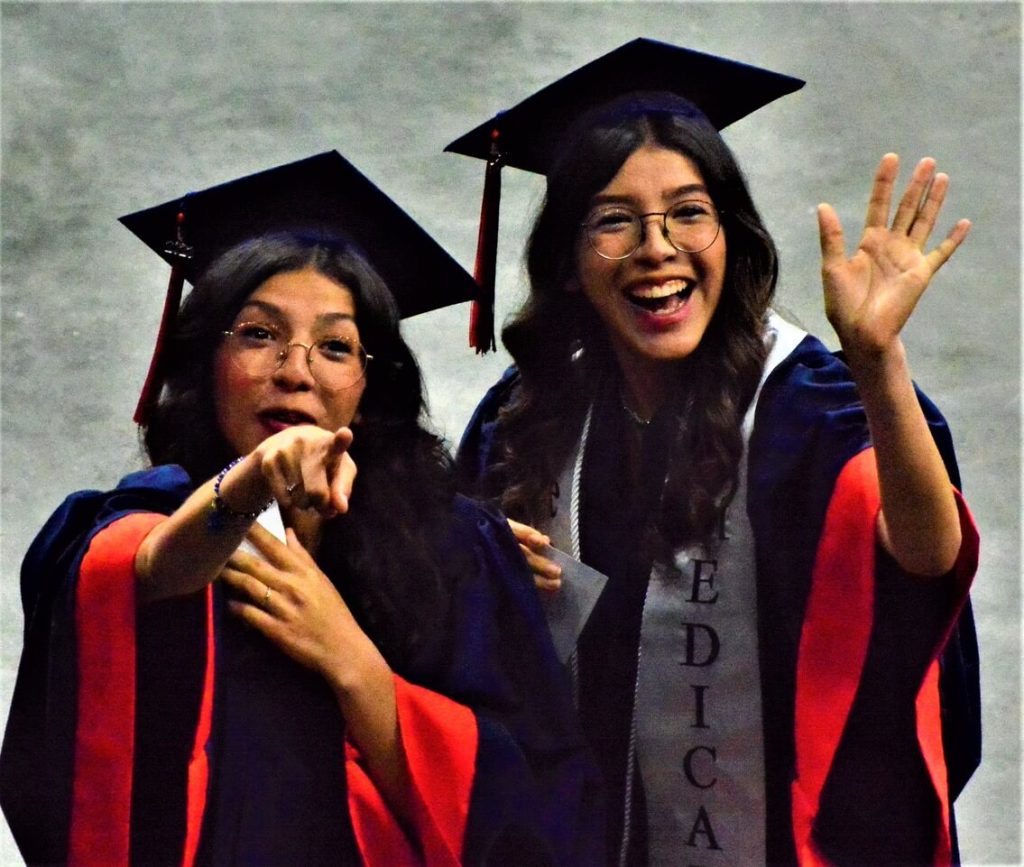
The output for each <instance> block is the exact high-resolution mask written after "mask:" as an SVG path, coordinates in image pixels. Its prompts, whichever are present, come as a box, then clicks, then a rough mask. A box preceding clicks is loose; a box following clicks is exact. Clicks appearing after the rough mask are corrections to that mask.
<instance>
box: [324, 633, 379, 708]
mask: <svg viewBox="0 0 1024 867" xmlns="http://www.w3.org/2000/svg"><path fill="white" fill-rule="evenodd" d="M323 675H324V677H325V678H326V679H327V682H328V683H330V685H331V688H332V689H333V690H334V693H335V695H336V696H337V698H338V702H339V703H340V705H341V707H342V709H343V710H344V708H345V707H346V706H349V705H351V704H358V703H360V702H361V701H363V700H372V697H373V696H375V695H378V694H379V692H380V690H381V689H382V688H384V689H390V684H391V678H392V671H391V667H390V666H389V665H388V663H387V660H385V659H384V657H383V656H382V655H381V652H380V651H379V650H378V649H377V646H376V645H375V644H374V643H373V642H372V641H370V639H369V638H366V641H365V645H364V646H363V647H361V648H360V649H359V650H357V651H356V652H355V653H353V652H351V650H349V651H348V652H346V653H344V654H342V653H339V654H336V655H335V656H334V657H333V661H332V663H330V664H328V665H326V666H325V670H324V671H323Z"/></svg>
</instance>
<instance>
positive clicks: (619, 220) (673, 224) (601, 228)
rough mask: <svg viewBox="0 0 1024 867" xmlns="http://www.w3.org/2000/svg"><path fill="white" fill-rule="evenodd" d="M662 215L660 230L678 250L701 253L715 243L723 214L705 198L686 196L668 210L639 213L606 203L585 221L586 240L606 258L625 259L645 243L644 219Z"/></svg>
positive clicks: (598, 253)
mask: <svg viewBox="0 0 1024 867" xmlns="http://www.w3.org/2000/svg"><path fill="white" fill-rule="evenodd" d="M650 217H661V233H662V236H663V237H664V238H665V240H667V241H668V242H669V243H670V244H671V245H672V246H673V247H675V249H677V250H679V251H680V252H683V253H700V252H701V251H703V250H706V249H707V248H708V247H710V246H711V245H712V244H714V243H715V239H716V238H718V233H719V231H721V227H722V224H721V216H720V212H719V211H718V209H717V208H715V206H714V205H713V204H712V203H711V202H709V201H707V200H706V199H685V200H683V201H681V202H676V204H674V205H673V206H672V207H671V208H669V209H668V210H667V211H652V212H651V213H649V214H638V213H636V211H633V210H631V209H629V208H627V207H624V206H623V205H606V206H603V207H599V208H596V209H594V210H593V211H591V213H590V214H589V215H588V216H587V219H586V220H584V221H583V223H582V226H583V231H584V233H585V234H586V236H587V241H588V242H589V244H590V246H591V247H592V248H593V249H594V251H595V252H596V253H597V255H598V256H601V257H602V258H604V259H625V258H627V257H629V256H632V255H633V254H634V253H635V252H636V251H637V250H638V249H640V245H641V244H642V243H643V239H644V221H645V220H647V219H649V218H650Z"/></svg>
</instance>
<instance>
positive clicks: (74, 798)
mask: <svg viewBox="0 0 1024 867" xmlns="http://www.w3.org/2000/svg"><path fill="white" fill-rule="evenodd" d="M189 490H190V482H189V480H188V478H187V476H185V474H184V473H183V472H182V471H181V470H180V469H178V468H171V467H164V468H158V469H155V470H150V471H147V472H144V473H137V474H133V475H132V476H129V477H127V478H126V479H125V480H124V481H123V482H122V483H121V485H119V487H118V488H117V489H115V490H114V491H112V492H107V493H101V492H96V491H84V492H79V493H76V494H73V495H72V496H70V497H69V498H68V499H67V500H66V501H65V502H64V504H62V506H61V507H60V508H59V509H58V510H57V512H56V513H55V514H54V515H53V516H52V517H51V518H50V520H49V521H48V522H47V524H46V525H45V526H44V527H43V529H42V531H41V532H40V534H39V535H38V536H37V538H36V540H35V541H34V542H33V544H32V546H31V547H30V549H29V551H28V553H27V555H26V557H25V561H24V564H23V568H22V602H23V608H24V616H25V635H24V649H23V653H22V658H21V662H20V664H19V669H18V678H17V682H16V684H15V691H14V697H13V701H12V705H11V710H10V714H9V716H8V722H7V729H6V731H5V735H4V744H3V749H2V751H0V802H2V806H3V810H4V814H5V816H6V818H7V820H8V823H9V825H10V827H11V831H12V833H13V835H14V838H15V841H16V842H17V844H18V847H19V849H20V850H21V853H22V855H23V857H24V858H25V860H26V862H28V863H39V862H45V863H70V864H100V863H127V862H128V860H129V854H130V848H131V830H130V814H131V809H132V796H133V791H132V788H133V785H132V783H133V770H132V762H133V755H134V745H135V743H134V742H135V734H136V732H135V712H136V704H135V683H136V675H137V672H136V637H137V630H136V614H137V612H136V605H135V601H136V600H135V575H134V554H135V551H136V550H137V547H138V544H139V543H140V542H141V540H142V538H144V536H145V535H146V534H147V533H148V532H149V531H150V530H151V529H152V528H153V526H155V525H156V524H157V523H158V522H159V521H161V520H163V518H164V514H166V513H169V512H171V511H173V509H174V508H176V506H177V505H178V504H179V503H180V502H181V501H182V500H183V499H184V497H185V496H187V494H188V492H189Z"/></svg>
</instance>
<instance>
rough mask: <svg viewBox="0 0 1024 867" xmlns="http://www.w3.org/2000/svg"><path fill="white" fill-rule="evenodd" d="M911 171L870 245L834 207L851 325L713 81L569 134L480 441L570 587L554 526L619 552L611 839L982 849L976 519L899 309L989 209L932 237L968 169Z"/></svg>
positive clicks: (888, 851) (587, 639)
mask: <svg viewBox="0 0 1024 867" xmlns="http://www.w3.org/2000/svg"><path fill="white" fill-rule="evenodd" d="M595 65H596V64H595ZM566 80H567V81H568V78H567V79H566ZM699 80H702V79H698V81H699ZM552 90H553V88H552ZM584 102H585V100H584ZM591 104H592V103H591ZM499 122H500V119H499ZM509 125H511V121H510V122H509ZM897 174H898V161H897V158H896V156H895V155H893V154H889V155H887V156H885V157H884V158H883V159H882V161H881V163H880V164H879V166H878V169H877V174H876V176H875V179H874V185H873V188H872V192H871V199H870V205H869V207H868V212H867V218H866V222H865V228H864V233H863V236H862V238H861V240H860V244H859V246H858V247H857V249H856V251H855V252H854V253H853V255H852V256H851V257H850V258H848V257H847V254H846V252H845V250H844V236H843V231H842V227H841V225H840V222H839V219H838V217H837V215H836V213H835V211H834V210H833V209H832V208H831V207H829V206H827V205H823V206H821V207H820V208H819V211H818V220H819V225H820V234H821V249H822V274H823V280H824V294H825V305H826V311H827V314H828V317H829V320H830V322H831V323H832V325H833V326H834V328H835V330H836V333H837V334H838V336H839V340H840V342H841V344H842V347H843V350H844V352H843V353H840V354H832V353H830V352H828V351H827V350H826V349H825V347H824V346H823V345H822V344H821V343H820V342H819V341H818V340H817V339H815V338H814V337H811V336H809V335H807V334H805V333H804V332H802V331H801V330H799V329H798V328H796V327H795V326H793V325H790V324H788V323H787V322H785V321H783V320H782V319H781V318H780V317H778V316H776V315H775V314H774V313H772V312H771V310H770V304H771V301H772V298H773V293H774V290H775V283H776V276H777V258H776V251H775V247H774V244H773V242H772V240H771V238H770V236H769V234H768V232H767V231H766V229H765V227H764V225H763V224H762V222H761V220H760V218H759V216H758V213H757V210H756V208H755V206H754V204H753V202H752V201H751V198H750V195H749V192H748V190H747V186H746V183H745V181H744V179H743V176H742V174H741V172H740V169H739V167H738V166H737V164H736V161H735V159H734V157H733V155H732V154H731V152H730V151H729V149H728V148H727V146H726V145H725V143H724V142H723V140H722V138H721V136H720V135H719V133H718V131H717V130H716V129H715V127H714V126H713V125H712V124H711V123H710V122H709V121H708V120H707V118H706V117H705V115H704V114H703V113H702V112H701V111H700V110H699V109H698V108H696V107H695V106H694V105H693V104H691V103H690V102H688V101H687V100H686V99H683V98H682V97H680V96H678V95H675V94H671V93H660V92H643V93H633V94H628V95H626V96H622V97H620V98H617V99H616V100H614V101H612V102H609V103H606V104H604V105H600V106H598V107H597V108H596V109H593V110H592V111H591V112H590V113H589V114H587V115H585V116H584V117H583V118H582V119H579V120H578V121H577V122H576V124H575V125H574V126H573V127H572V129H571V130H570V132H569V133H568V134H567V135H566V137H565V139H564V140H563V141H562V144H561V145H560V146H559V148H558V149H557V151H556V152H555V155H554V157H553V158H552V161H551V166H550V167H549V169H548V171H547V175H548V183H547V195H546V198H545V201H544V203H543V206H542V208H541V210H540V213H539V215H538V217H537V220H536V222H535V224H534V228H533V232H532V235H531V237H530V241H529V245H528V249H527V267H528V271H529V277H530V296H529V299H528V301H527V302H526V304H525V306H524V307H523V308H522V309H521V310H520V311H519V313H518V314H517V315H516V316H515V317H514V318H513V320H512V321H511V323H510V324H508V325H507V326H506V327H505V329H504V332H503V340H504V343H505V345H506V347H507V348H508V350H509V351H510V352H511V354H512V356H513V358H514V360H515V362H516V366H515V367H514V368H512V369H511V370H510V371H509V372H508V373H507V374H506V376H505V377H504V378H503V379H502V381H501V382H500V383H498V384H497V385H496V386H495V387H494V388H493V389H492V390H491V391H490V392H489V393H488V394H487V396H486V397H485V398H484V400H483V402H482V403H481V405H480V407H479V408H478V410H477V413H476V415H475V417H474V419H473V420H472V422H471V423H470V426H469V428H468V430H467V432H466V434H465V437H464V439H463V442H462V444H461V447H460V455H459V461H460V471H461V472H462V474H463V479H464V483H465V485H466V487H467V488H468V489H471V490H473V491H476V492H480V493H483V494H485V495H487V496H491V497H493V498H494V500H495V501H496V502H497V503H498V504H500V506H501V507H502V509H503V510H504V511H505V512H506V513H507V514H508V515H509V516H510V518H512V519H514V521H515V522H518V523H515V524H514V526H515V529H516V533H517V535H518V537H519V539H520V541H521V543H522V545H523V546H524V549H526V550H528V551H530V552H531V555H532V564H533V566H534V570H535V573H536V581H537V584H538V586H540V587H542V588H544V589H543V591H542V592H545V593H558V592H559V591H558V589H557V588H558V584H559V569H558V567H557V566H556V565H555V564H554V563H553V562H551V561H550V559H549V558H546V557H544V556H543V551H544V545H545V543H546V542H547V541H548V540H549V539H550V542H551V544H552V545H554V546H555V547H556V548H561V549H562V550H564V551H567V552H570V553H572V554H574V555H575V557H577V558H578V559H582V560H583V561H584V562H585V563H587V564H588V565H590V566H593V567H595V568H596V569H598V570H600V571H601V572H603V573H604V574H605V575H607V576H608V581H607V584H606V585H605V587H604V590H603V592H602V595H601V597H600V598H599V600H598V601H597V604H596V606H595V608H594V611H593V613H592V614H591V616H590V619H589V620H588V621H587V622H586V625H585V626H584V627H583V629H582V632H581V634H580V636H579V641H578V645H577V649H576V654H575V658H574V660H573V665H572V668H573V673H574V675H575V677H576V679H577V688H578V692H579V709H580V715H581V719H582V722H583V725H584V729H585V731H586V734H587V737H588V740H589V741H590V743H591V745H592V746H593V747H594V750H595V753H596V755H597V756H598V758H599V760H600V761H601V764H602V766H603V771H604V776H605V781H606V784H607V786H608V789H609V792H610V795H609V809H608V822H607V834H606V837H607V844H608V853H607V859H608V863H609V864H631V865H632V864H647V863H650V864H683V863H685V864H701V865H718V864H721V865H725V864H756V863H770V864H801V865H817V864H837V865H839V864H845V865H865V864H871V865H887V864H888V865H894V864H901V865H904V864H932V863H934V864H948V863H950V861H951V860H955V859H956V857H957V856H956V843H955V829H954V828H953V826H952V821H951V802H952V799H953V798H954V797H955V796H956V794H957V793H958V792H959V790H960V788H961V787H962V786H963V784H964V782H965V781H966V779H967V777H968V776H969V775H970V773H971V771H972V770H973V768H974V767H975V766H976V764H977V759H978V756H977V745H978V740H977V739H978V737H979V735H978V728H977V725H978V723H977V717H976V710H977V671H976V669H974V670H965V668H964V663H965V661H966V663H967V664H968V665H969V664H970V663H971V662H972V661H973V662H974V663H976V659H977V656H976V653H977V651H976V648H975V647H974V634H973V625H972V622H971V620H970V617H969V611H968V613H967V614H966V615H964V616H963V617H961V612H962V610H963V608H964V606H965V604H966V603H965V600H966V598H967V589H968V586H969V583H970V580H971V578H972V576H973V574H974V571H975V566H976V558H977V545H978V538H977V534H976V531H975V527H974V524H973V522H972V520H971V518H970V515H969V513H968V511H967V509H966V507H965V505H964V503H963V500H962V499H961V496H960V494H959V492H958V490H957V489H958V487H959V478H958V475H957V470H956V465H955V461H954V457H953V450H952V444H951V439H950V435H949V432H948V430H947V428H946V425H945V423H944V421H943V420H942V417H941V416H940V415H939V413H938V411H937V410H936V409H935V407H934V406H933V405H932V404H931V403H930V402H929V401H928V400H927V399H926V398H925V397H924V396H922V395H921V394H919V393H916V391H915V388H914V386H913V385H912V383H911V379H910V372H909V367H908V363H907V359H906V354H905V352H904V348H903V345H902V343H901V340H900V333H901V330H902V329H903V326H904V325H905V323H906V321H907V319H908V318H909V316H910V315H911V314H912V312H913V310H914V307H915V305H916V304H917V302H918V300H919V299H920V297H921V295H922V293H923V292H924V290H925V288H926V286H927V285H928V282H929V280H930V279H931V277H932V276H933V275H934V273H935V272H936V271H937V270H938V269H939V268H940V267H941V266H942V265H943V264H944V263H945V262H946V260H947V259H948V258H949V257H950V255H951V254H952V253H953V252H954V250H955V249H956V248H957V246H958V245H959V244H960V243H961V241H962V240H963V239H964V237H965V236H966V234H967V231H968V228H969V226H968V223H967V221H960V222H958V223H957V224H956V226H955V227H954V228H953V229H952V230H951V231H950V233H949V234H948V236H946V237H945V239H943V240H942V241H941V242H939V243H938V244H937V245H936V246H934V247H933V248H932V249H930V250H929V249H928V247H929V236H930V235H931V233H932V230H933V228H934V226H935V223H936V219H937V216H938V214H939V211H940V208H941V206H942V203H943V199H944V196H945V193H946V189H947V185H948V180H947V178H946V176H945V175H942V174H937V173H936V169H935V164H934V161H932V160H927V159H926V160H922V161H921V162H919V163H918V164H917V166H916V167H915V168H913V169H912V173H911V178H910V181H909V183H908V185H907V187H906V191H905V192H904V193H903V195H902V196H901V197H898V201H897V194H896V193H894V189H895V184H896V178H897ZM958 624H959V626H958ZM944 651H945V652H944ZM940 678H941V688H940Z"/></svg>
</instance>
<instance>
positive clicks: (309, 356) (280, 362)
mask: <svg viewBox="0 0 1024 867" xmlns="http://www.w3.org/2000/svg"><path fill="white" fill-rule="evenodd" d="M253 324H255V323H252V322H242V323H240V324H239V325H236V326H235V327H234V328H229V329H227V330H225V331H222V332H221V336H222V337H234V336H235V331H237V330H238V329H239V328H243V327H245V326H246V325H253ZM356 344H357V345H358V347H359V352H360V353H361V354H362V358H363V364H362V368H363V371H362V374H361V375H360V376H359V378H358V379H356V380H353V381H352V382H351V383H349V384H348V385H339V386H338V387H337V388H332V387H331V386H329V385H325V384H324V383H322V382H321V381H320V379H319V377H317V375H316V374H315V373H314V372H313V350H314V349H316V347H317V346H318V345H319V343H310V344H306V343H300V342H299V341H298V340H291V341H289V342H288V343H286V344H285V345H284V347H283V348H282V349H281V350H280V352H278V354H277V363H276V364H275V365H274V368H273V369H272V370H270V371H268V372H267V374H266V376H265V377H263V378H264V379H269V378H270V377H272V376H273V375H274V374H275V373H276V372H277V371H279V370H280V369H281V368H282V367H283V366H284V363H285V362H286V361H287V360H288V356H289V355H291V352H292V348H293V347H295V346H301V347H302V348H303V349H304V350H305V351H306V369H307V370H309V375H310V376H312V377H313V379H315V380H316V384H317V385H319V386H320V387H321V388H323V389H326V390H327V391H329V392H331V393H334V392H337V391H345V389H348V388H352V387H353V386H354V385H357V384H358V383H360V382H362V381H363V380H364V379H365V378H366V368H367V366H368V365H369V363H370V362H371V361H373V356H372V355H370V353H369V352H367V351H366V347H365V346H363V343H362V341H361V340H357V341H356ZM236 366H238V367H239V369H240V370H241V367H240V366H239V365H236ZM242 372H243V373H245V374H246V376H252V374H250V373H248V372H247V371H245V370H243V371H242Z"/></svg>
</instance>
